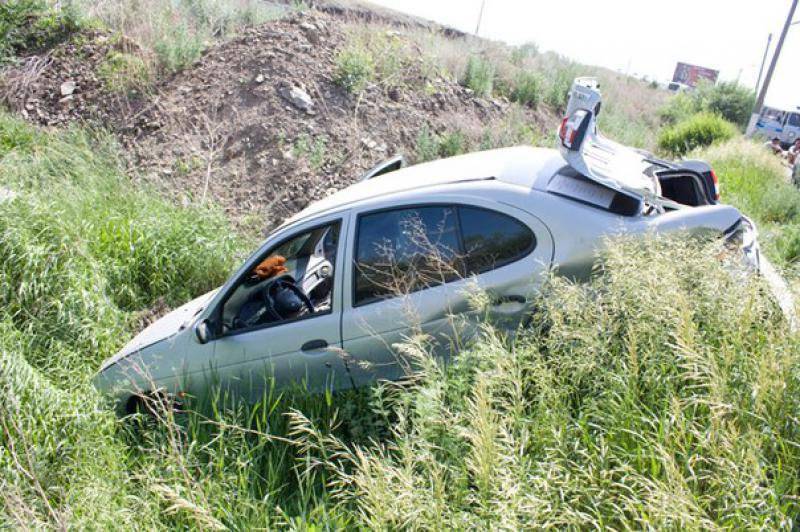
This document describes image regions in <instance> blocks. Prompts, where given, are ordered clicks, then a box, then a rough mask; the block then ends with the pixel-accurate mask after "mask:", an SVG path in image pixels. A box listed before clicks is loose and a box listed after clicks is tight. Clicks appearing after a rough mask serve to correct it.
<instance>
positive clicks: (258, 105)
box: [4, 10, 554, 230]
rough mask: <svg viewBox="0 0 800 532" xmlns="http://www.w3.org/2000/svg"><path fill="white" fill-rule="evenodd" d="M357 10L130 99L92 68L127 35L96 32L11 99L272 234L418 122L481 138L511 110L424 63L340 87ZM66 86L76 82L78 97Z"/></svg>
mask: <svg viewBox="0 0 800 532" xmlns="http://www.w3.org/2000/svg"><path fill="white" fill-rule="evenodd" d="M351 16H352V13H348V12H343V13H337V12H335V11H334V12H329V13H323V12H320V11H316V10H310V11H307V12H305V13H298V14H295V15H292V16H290V17H289V18H286V19H283V20H278V21H274V22H270V23H267V24H265V25H263V26H261V27H258V28H255V29H251V30H247V31H245V32H244V33H242V34H241V35H240V36H239V37H237V38H235V39H234V40H232V41H229V42H226V43H223V44H220V45H217V46H214V47H212V48H210V49H208V50H207V51H206V53H205V54H204V55H203V56H202V58H201V59H200V60H199V61H197V62H196V63H195V64H194V65H192V66H191V67H190V68H188V69H186V70H184V71H182V72H180V73H178V74H176V75H174V76H172V77H171V78H169V79H166V80H162V81H161V82H159V83H157V84H156V86H155V87H154V88H153V89H152V90H151V91H148V93H147V94H146V95H143V94H133V95H128V96H127V97H125V98H121V97H119V96H114V95H113V94H111V93H109V92H108V91H107V90H105V89H104V88H103V86H102V83H101V82H100V80H99V79H98V74H97V69H98V68H99V65H100V62H101V61H102V59H103V57H104V56H105V54H106V53H107V51H108V50H109V49H111V48H113V47H120V46H123V47H124V46H131V44H130V43H124V42H123V43H122V44H120V43H119V42H118V41H115V40H114V39H110V38H109V37H108V36H106V35H103V34H101V33H94V34H90V35H86V36H84V37H85V38H83V39H81V40H80V41H79V43H78V44H76V43H70V44H65V45H62V46H60V47H58V48H56V49H55V50H52V51H51V52H49V53H48V54H47V55H46V56H45V57H37V58H29V59H28V61H27V62H26V63H24V64H23V65H22V66H21V67H20V68H19V69H17V70H15V71H11V72H10V73H9V75H8V76H7V77H6V81H5V82H4V83H5V84H6V87H5V88H6V90H5V94H6V100H7V102H8V103H9V104H10V106H11V107H13V108H16V109H17V110H20V111H21V112H23V113H24V114H25V115H26V116H27V117H28V118H29V119H31V120H34V121H37V122H40V123H42V124H46V125H58V124H63V123H66V122H69V121H71V120H76V119H77V120H87V119H90V120H95V121H98V122H99V123H100V124H101V125H103V126H105V127H109V128H111V129H112V130H113V131H115V132H116V133H117V134H118V135H119V137H120V140H121V142H122V144H123V145H124V146H125V148H126V151H127V153H128V154H129V155H130V158H131V162H132V168H134V169H136V170H137V171H136V174H137V175H138V178H139V179H140V180H142V181H144V182H146V183H149V184H153V185H155V186H157V187H158V188H159V189H161V190H163V191H165V192H166V193H168V194H169V195H171V196H173V197H174V198H175V199H176V201H179V202H188V201H213V202H216V203H219V204H220V205H222V206H223V208H224V209H225V210H226V211H227V212H228V213H229V214H230V215H231V216H232V217H233V218H234V219H235V220H237V221H238V222H240V223H244V224H246V225H247V226H249V227H256V228H258V229H261V230H266V229H268V228H270V227H272V226H274V225H275V224H277V223H280V221H281V220H283V219H284V218H285V217H286V216H288V215H290V214H292V213H294V212H296V211H298V210H299V209H301V208H303V207H304V206H305V205H307V204H308V203H309V202H311V201H313V200H315V199H318V198H320V197H322V196H324V195H326V194H328V193H330V192H332V191H334V190H336V189H339V188H341V187H343V186H346V185H348V184H350V183H352V182H353V181H355V180H357V179H358V177H359V176H360V175H361V174H362V172H363V171H364V170H366V169H368V168H370V167H371V166H373V165H374V164H375V163H377V162H379V161H381V160H383V159H386V158H388V157H390V156H392V155H394V154H397V153H403V154H406V155H410V156H411V158H412V159H413V158H414V151H415V147H416V144H417V141H418V137H419V135H420V131H422V130H424V129H427V130H428V131H430V132H432V133H436V132H443V131H446V130H451V129H454V128H457V129H458V130H459V131H462V132H464V133H465V135H466V136H467V137H468V138H471V139H472V141H473V142H472V143H473V144H474V145H477V144H478V143H479V142H480V140H479V139H480V137H481V135H482V134H483V133H484V132H486V131H488V130H490V129H495V130H496V129H497V128H498V127H502V124H503V121H504V119H505V118H506V117H507V115H508V113H509V112H510V109H511V107H512V106H511V105H509V104H508V102H507V101H505V100H503V99H483V98H478V97H475V96H474V95H473V94H472V92H471V91H469V90H468V89H465V88H463V87H461V86H460V85H458V84H457V83H455V82H453V81H451V80H447V79H444V78H438V77H434V78H433V79H432V80H431V78H430V75H429V74H427V77H424V74H423V72H422V69H423V61H422V60H421V58H420V61H419V63H418V64H417V63H411V64H408V65H406V67H405V72H404V73H403V82H402V83H397V84H392V85H391V86H390V85H387V84H385V83H373V84H368V85H367V87H366V88H365V89H364V90H363V91H362V92H361V93H360V94H358V95H354V94H351V93H349V92H347V91H346V90H345V89H343V88H342V87H340V86H339V85H337V84H336V83H335V82H334V78H335V68H336V63H335V58H336V54H337V51H338V50H339V49H340V48H341V47H342V46H344V45H345V43H346V38H347V36H346V30H345V28H344V25H345V24H346V22H347V21H348V17H351ZM392 38H400V39H402V38H403V35H402V28H401V29H400V31H399V32H397V33H396V35H393V36H392ZM454 38H459V37H458V36H455V37H454ZM112 43H113V44H112ZM134 46H135V45H134ZM421 54H422V51H420V55H421ZM416 81H418V82H416ZM65 82H74V85H75V88H74V90H73V91H72V92H70V94H64V93H65V92H69V88H70V86H69V84H68V85H66V86H65V85H64V83H65ZM423 86H424V87H425V88H424V89H423ZM64 88H66V90H62V89H64ZM306 96H307V97H308V98H306ZM515 112H517V113H519V112H520V111H519V109H517V110H516V111H515ZM522 112H523V113H524V115H525V116H523V117H522V120H524V121H526V122H529V123H530V125H531V126H532V127H533V128H534V129H540V130H542V131H543V130H544V129H545V128H549V127H551V126H552V123H553V120H554V118H553V117H552V116H550V115H548V114H547V112H546V111H541V110H540V111H533V110H528V109H525V110H523V111H522Z"/></svg>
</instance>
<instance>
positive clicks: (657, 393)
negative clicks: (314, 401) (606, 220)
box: [294, 240, 800, 530]
mask: <svg viewBox="0 0 800 532" xmlns="http://www.w3.org/2000/svg"><path fill="white" fill-rule="evenodd" d="M611 244H612V245H610V246H609V248H608V252H607V253H606V255H605V257H604V260H603V262H602V268H601V271H602V275H597V276H596V277H595V278H594V279H593V280H592V281H591V282H590V283H588V284H573V283H572V282H569V281H567V280H564V279H559V278H553V279H552V280H551V281H550V283H549V284H548V285H547V287H546V288H545V290H544V292H543V294H542V298H541V300H540V301H539V304H540V308H541V312H540V313H539V314H537V316H536V317H535V319H534V320H533V323H532V325H531V327H530V329H528V330H526V331H524V332H523V333H522V334H521V336H520V337H519V338H518V339H517V340H516V341H513V342H511V341H509V340H507V339H504V338H503V337H502V336H500V335H498V334H497V333H495V332H493V331H491V329H487V332H486V334H485V336H484V338H483V340H482V342H480V343H479V344H478V345H476V346H475V347H474V348H473V349H471V350H469V351H467V352H464V353H462V354H461V355H460V356H459V359H458V362H457V363H456V364H453V365H443V364H441V363H439V362H438V361H436V360H433V359H431V358H430V357H429V356H428V355H427V354H426V351H425V348H424V344H425V341H424V339H418V341H415V342H411V343H410V344H409V345H408V346H407V347H406V349H407V351H408V353H410V354H411V355H413V356H415V357H416V358H417V360H418V361H419V362H420V366H421V367H422V368H423V370H422V372H421V373H420V375H418V376H417V379H416V380H414V381H413V382H412V383H410V384H409V385H407V386H406V387H404V388H400V389H397V390H395V392H394V393H392V394H390V395H388V396H387V397H386V398H385V401H384V402H383V403H382V408H383V409H385V410H389V411H392V412H394V417H395V419H397V422H396V423H395V424H394V425H393V426H392V436H391V438H389V439H388V440H385V441H380V442H373V443H371V444H369V445H353V444H352V443H350V442H347V441H342V440H341V439H337V438H335V437H331V436H330V435H326V434H324V433H320V432H318V431H316V430H315V428H314V424H313V423H312V422H309V421H307V420H305V419H303V417H302V416H301V415H299V414H298V415H296V416H295V420H294V423H295V426H296V427H297V428H296V431H297V433H298V434H299V435H301V436H302V438H303V440H302V441H303V442H304V444H305V446H306V449H307V452H308V456H309V460H316V461H319V462H320V463H322V464H325V465H326V466H327V467H328V468H329V469H330V470H331V471H332V473H333V474H334V475H335V476H334V477H333V479H332V483H333V486H334V487H335V488H336V490H337V491H336V493H337V497H338V498H339V500H340V501H341V502H342V503H343V504H344V505H346V507H348V508H350V511H351V512H352V514H353V515H354V516H355V519H356V522H357V523H359V525H360V527H363V528H366V529H372V530H376V529H377V530H393V529H421V530H430V529H437V530H438V529H447V530H464V529H510V530H524V529H539V528H550V527H552V528H572V529H581V530H583V529H605V528H613V529H642V528H653V529H717V528H732V529H754V528H757V529H760V528H770V529H774V528H787V529H788V528H791V527H792V525H793V523H794V522H795V520H796V518H797V515H798V511H800V505H798V502H797V495H798V493H800V481H799V480H798V478H799V477H798V474H799V473H800V447H799V446H798V442H799V441H800V440H799V439H798V438H800V426H798V425H797V424H796V423H795V422H794V421H793V419H794V417H795V416H796V415H797V414H798V412H800V380H798V378H797V376H798V375H800V373H798V370H800V350H799V349H798V348H799V347H800V345H799V344H798V338H797V337H796V336H794V335H792V334H791V333H790V332H789V331H788V327H787V324H786V323H785V321H784V319H783V317H782V314H781V313H780V311H779V310H778V309H777V307H776V306H775V305H774V303H773V302H772V301H771V300H769V298H767V297H766V296H765V295H764V294H765V293H766V291H765V290H763V287H761V286H760V283H759V282H758V280H753V281H752V282H742V278H741V277H740V276H739V275H738V274H737V273H735V272H734V271H731V270H730V269H728V268H726V266H724V265H723V264H722V263H721V262H720V261H719V259H718V257H719V254H720V247H719V244H716V243H712V244H704V243H702V242H685V241H684V242H679V241H665V240H654V241H649V242H633V241H630V242H628V241H617V242H613V243H611Z"/></svg>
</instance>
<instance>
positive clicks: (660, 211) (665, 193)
mask: <svg viewBox="0 0 800 532" xmlns="http://www.w3.org/2000/svg"><path fill="white" fill-rule="evenodd" d="M600 109H601V93H600V86H599V84H598V83H597V81H596V80H595V79H593V78H577V79H575V81H574V82H573V84H572V88H571V90H570V97H569V103H568V105H567V111H566V117H565V118H564V120H563V121H562V123H561V126H560V127H559V130H558V142H559V150H560V151H561V155H562V156H563V157H564V159H566V161H567V162H568V163H569V167H570V168H569V169H568V170H569V171H568V172H565V171H564V170H562V171H560V172H559V174H558V175H557V176H554V177H555V178H556V179H553V180H551V182H550V183H549V185H548V191H549V192H554V193H557V194H563V191H564V190H568V191H569V193H568V195H569V196H570V197H572V199H578V200H579V201H583V202H588V203H593V202H595V201H598V198H603V197H605V198H609V199H608V200H605V199H604V200H603V202H604V203H607V205H605V207H606V208H607V209H608V210H610V211H612V212H616V213H617V214H621V215H624V216H626V217H630V218H631V222H632V223H631V224H630V227H631V228H634V227H636V228H638V230H640V231H642V232H644V231H654V232H658V233H675V232H684V233H687V234H706V235H708V234H710V235H715V236H716V235H718V236H720V237H722V238H723V239H724V241H725V243H726V245H727V247H728V248H729V249H731V250H733V251H735V252H736V253H737V255H738V256H739V257H740V258H741V259H742V260H741V262H742V263H744V264H745V265H746V268H747V269H748V270H749V271H751V272H753V273H757V274H760V275H762V276H763V277H764V279H765V280H766V281H767V283H768V284H769V286H770V289H771V291H772V293H773V295H774V297H775V299H776V300H777V302H778V303H779V305H780V307H781V309H782V311H783V313H784V314H785V316H786V318H787V320H788V321H789V323H790V325H791V327H792V329H796V328H797V325H798V322H797V317H796V309H795V302H794V299H793V297H792V293H791V291H790V289H789V287H788V285H787V284H786V281H785V280H784V279H783V278H782V277H781V276H780V274H778V272H777V271H776V269H775V268H774V267H773V266H772V264H770V263H769V261H768V260H767V259H766V258H765V257H763V256H762V255H761V250H760V248H759V243H758V230H757V228H756V225H755V223H754V222H753V221H752V220H751V219H750V218H748V217H747V216H745V215H743V214H742V213H741V212H740V211H739V210H738V209H736V208H735V207H733V206H730V205H725V204H721V203H720V202H719V199H720V196H719V184H718V181H717V176H716V174H715V173H714V171H713V169H712V168H711V166H710V165H709V164H708V163H706V162H705V161H695V160H687V161H677V162H676V161H667V160H663V159H659V158H657V157H655V156H654V155H653V154H651V153H648V152H646V151H642V150H637V149H634V148H630V147H628V146H624V145H622V144H619V143H617V142H614V141H612V140H610V139H607V138H605V137H603V136H602V135H601V134H600V133H599V131H598V130H597V115H598V114H599V112H600ZM563 180H569V181H572V182H573V183H572V184H569V185H565V184H564V183H563V182H562V181H563ZM578 184H580V186H577V185H578ZM551 187H552V188H551ZM603 191H604V192H603ZM580 195H582V196H583V197H576V196H580Z"/></svg>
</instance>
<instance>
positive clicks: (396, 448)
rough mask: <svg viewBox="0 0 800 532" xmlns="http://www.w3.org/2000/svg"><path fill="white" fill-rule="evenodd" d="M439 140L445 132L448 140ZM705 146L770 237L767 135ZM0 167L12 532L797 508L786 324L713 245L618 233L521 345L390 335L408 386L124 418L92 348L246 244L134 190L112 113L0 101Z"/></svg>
mask: <svg viewBox="0 0 800 532" xmlns="http://www.w3.org/2000/svg"><path fill="white" fill-rule="evenodd" d="M440 140H441V139H437V140H436V142H433V141H430V143H431V144H432V145H434V146H435V147H436V150H439V149H454V148H452V147H453V146H456V145H459V146H460V145H461V141H458V142H456V141H447V142H444V144H445V145H447V146H448V147H447V148H440ZM701 155H703V156H705V157H706V158H708V159H710V160H711V161H712V163H713V164H714V166H715V168H716V169H717V172H718V173H719V174H720V177H721V179H722V186H723V198H724V199H725V200H727V201H731V202H733V203H735V204H737V205H738V206H740V207H741V208H742V209H743V210H745V212H748V213H750V214H752V215H753V216H754V217H755V218H756V219H757V220H758V221H759V222H762V226H761V227H762V230H765V231H766V232H768V233H769V232H770V231H772V230H773V228H774V229H775V230H776V231H780V232H781V234H786V233H784V231H788V229H787V228H786V227H787V222H788V224H795V225H796V223H797V220H796V216H797V212H798V209H797V208H796V205H795V204H794V203H793V200H791V199H789V200H787V199H786V198H787V197H790V198H794V197H797V196H796V194H797V192H796V191H794V190H793V189H789V188H786V187H788V185H787V184H786V182H785V181H782V180H781V171H782V168H781V167H780V165H779V163H777V162H776V160H775V159H773V158H771V156H769V154H767V153H765V152H763V151H761V149H760V147H759V146H757V145H754V144H750V143H746V142H744V141H737V142H734V143H729V144H725V145H721V146H715V147H712V148H710V149H708V150H706V151H705V152H703V153H702V154H701ZM0 186H2V187H4V188H6V189H10V190H12V191H14V192H15V193H16V197H14V198H13V199H10V200H5V201H3V202H1V203H0V235H2V238H0V287H1V288H0V394H2V397H3V401H2V402H0V525H2V526H9V527H17V528H19V527H31V528H77V529H85V528H88V529H162V528H169V529H223V528H233V529H248V530H249V529H257V528H265V529H274V528H292V529H302V530H328V529H341V528H348V529H375V528H377V529H401V528H402V529H467V528H470V529H471V528H480V529H485V528H505V529H530V528H544V527H559V528H564V527H571V528H576V529H577V528H580V529H584V528H617V529H631V528H636V529H638V528H681V529H683V528H691V529H699V528H734V529H752V528H769V529H773V528H786V529H791V528H792V526H793V525H794V523H795V521H796V519H797V515H798V511H799V510H800V508H799V507H798V502H797V501H798V500H800V481H799V480H798V479H799V478H800V433H799V432H798V431H800V426H799V425H798V424H797V423H796V419H797V418H798V416H800V379H799V378H798V376H800V365H799V364H798V363H799V362H800V345H798V343H799V341H798V337H797V335H796V334H793V333H791V332H790V331H789V329H788V326H787V324H786V322H785V320H784V318H783V315H782V314H781V313H780V310H779V309H778V308H777V306H776V305H775V304H774V303H773V302H772V300H771V299H770V298H769V297H768V293H769V292H768V290H765V289H764V287H763V286H762V285H761V283H760V281H759V280H758V279H757V278H750V279H747V278H744V277H743V276H742V275H740V273H739V270H738V269H737V267H736V264H735V262H726V263H723V262H722V261H723V260H727V259H721V258H720V257H724V256H725V253H724V252H723V249H722V248H720V247H719V245H718V244H717V243H708V242H702V241H688V242H687V241H674V240H649V241H646V242H633V241H625V240H622V241H615V242H610V243H609V245H608V247H607V252H606V253H605V254H604V256H603V257H602V260H601V261H600V263H599V264H598V268H597V275H596V276H594V277H593V279H592V280H591V281H589V282H588V283H586V284H574V283H572V282H570V281H567V280H565V279H562V278H558V277H553V278H552V279H550V280H549V281H548V283H547V284H546V286H545V288H544V290H543V292H542V295H541V298H540V300H539V301H538V302H537V305H538V308H539V311H538V312H537V313H536V315H535V316H534V318H533V320H532V322H531V323H530V326H529V327H528V328H526V329H524V330H521V331H520V333H519V334H518V335H517V336H516V338H513V339H511V338H506V337H503V336H502V335H501V334H499V333H497V332H495V331H493V330H492V329H491V320H487V326H486V332H485V334H484V336H483V338H482V339H481V340H480V341H479V342H477V343H476V344H474V345H472V347H470V348H469V349H467V350H465V351H464V352H462V353H461V354H459V355H458V356H457V357H456V358H455V359H454V360H451V361H450V363H447V364H445V363H444V362H443V361H441V360H436V359H433V358H431V357H430V356H428V354H427V348H426V346H427V339H425V338H423V337H419V338H416V337H415V338H412V339H410V340H409V342H408V343H407V344H406V345H404V346H399V348H400V349H402V350H403V351H404V354H406V355H407V356H410V357H413V358H415V359H416V360H417V361H418V362H419V364H418V367H420V368H421V371H420V373H419V374H418V375H415V376H414V377H413V378H412V379H410V380H409V381H408V382H406V383H405V384H403V385H395V384H391V385H390V384H382V385H379V386H377V387H375V388H372V389H366V390H361V391H355V392H347V393H340V394H336V395H323V396H310V397H308V396H305V395H303V394H298V393H297V392H292V391H290V392H285V393H283V394H280V395H279V394H278V393H277V392H275V391H272V392H269V393H267V394H266V395H265V396H264V397H263V398H262V400H260V401H259V402H257V403H256V404H254V405H243V404H241V403H239V402H238V401H237V400H236V399H235V398H231V397H228V396H224V395H217V396H212V397H208V398H203V399H202V400H201V399H198V400H191V399H190V400H189V402H188V403H187V405H186V408H185V411H176V410H174V409H173V408H171V407H168V406H163V407H160V408H156V409H155V417H154V418H149V417H145V416H141V415H139V416H134V417H132V418H129V419H126V420H123V421H120V420H118V419H117V418H116V417H115V416H114V415H113V413H112V411H111V409H110V406H109V405H107V404H106V403H105V402H104V399H103V398H101V397H99V396H98V394H97V393H96V392H95V391H94V390H93V388H92V387H91V384H90V378H91V376H92V374H93V373H94V371H95V369H96V367H97V365H98V363H99V362H100V360H101V359H103V358H104V357H105V356H107V355H108V354H110V353H112V352H113V351H114V350H116V349H117V348H118V347H119V345H120V344H122V343H123V342H125V341H126V340H127V339H128V338H129V337H130V336H131V335H132V334H133V333H134V331H135V329H136V328H137V327H138V326H139V321H140V319H141V314H142V313H143V312H148V311H149V310H150V309H151V308H153V307H159V306H163V305H167V306H171V305H177V304H179V303H181V302H183V301H184V300H186V299H188V298H190V297H192V296H195V295H197V294H199V293H201V292H204V291H206V290H208V289H209V288H212V287H213V286H215V285H217V284H219V283H220V282H221V281H222V280H223V279H224V278H225V276H226V275H227V274H228V272H229V271H230V269H231V268H232V267H233V266H234V265H235V264H236V263H237V262H238V259H237V255H238V251H239V250H242V249H243V248H244V247H246V246H245V244H248V242H247V241H243V240H242V239H241V238H240V237H235V236H231V235H232V232H231V230H230V227H229V226H228V224H227V222H226V221H225V219H224V217H223V216H222V215H221V214H220V213H219V212H217V211H215V210H214V209H209V208H206V207H201V206H189V207H177V206H174V205H172V204H171V203H170V202H168V201H167V200H165V199H163V198H161V197H159V196H157V195H155V194H154V193H151V192H148V191H147V190H143V189H142V188H141V187H140V186H138V185H136V184H135V183H134V182H133V181H132V180H131V179H130V178H129V177H127V176H126V174H125V167H124V165H123V164H122V162H121V161H120V158H119V155H118V150H117V148H116V147H115V145H114V142H113V140H112V139H110V138H109V137H108V136H106V135H105V134H103V133H102V132H92V131H86V130H80V129H70V130H66V131H45V130H39V129H35V128H32V127H31V126H29V125H27V124H25V123H23V122H21V121H19V120H16V119H14V118H11V117H9V116H8V115H4V114H3V115H0ZM790 192H791V194H795V196H791V195H790ZM778 196H780V197H781V198H782V201H783V202H784V203H782V204H779V203H777V202H776V201H775V199H774V198H776V197H778ZM770 198H773V199H770ZM776 205H778V206H776ZM781 205H782V206H781ZM767 220H771V221H767ZM763 224H766V226H765V225H763ZM788 227H794V225H789V226H788ZM768 236H769V235H768ZM768 241H769V242H775V244H769V246H770V247H769V249H768V251H769V252H770V253H774V252H777V251H778V250H779V249H780V248H779V247H778V244H777V242H778V241H779V240H778V239H772V238H769V239H768ZM783 260H785V261H789V260H791V259H790V257H789V256H783ZM452 362H455V363H452Z"/></svg>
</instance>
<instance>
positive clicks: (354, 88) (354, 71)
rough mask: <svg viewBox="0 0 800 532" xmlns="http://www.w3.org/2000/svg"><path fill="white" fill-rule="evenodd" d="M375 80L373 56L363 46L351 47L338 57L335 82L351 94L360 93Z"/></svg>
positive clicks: (341, 52)
mask: <svg viewBox="0 0 800 532" xmlns="http://www.w3.org/2000/svg"><path fill="white" fill-rule="evenodd" d="M373 79H375V63H374V60H373V58H372V54H371V53H369V51H368V50H367V49H366V48H364V47H362V46H349V47H347V48H345V49H344V50H342V51H340V52H339V53H338V55H337V56H336V70H335V73H334V78H333V80H334V82H335V83H336V84H337V85H339V86H340V87H342V88H344V89H345V90H347V91H348V92H351V93H359V92H361V91H362V90H364V88H365V87H366V85H367V83H369V82H370V81H372V80H373Z"/></svg>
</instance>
